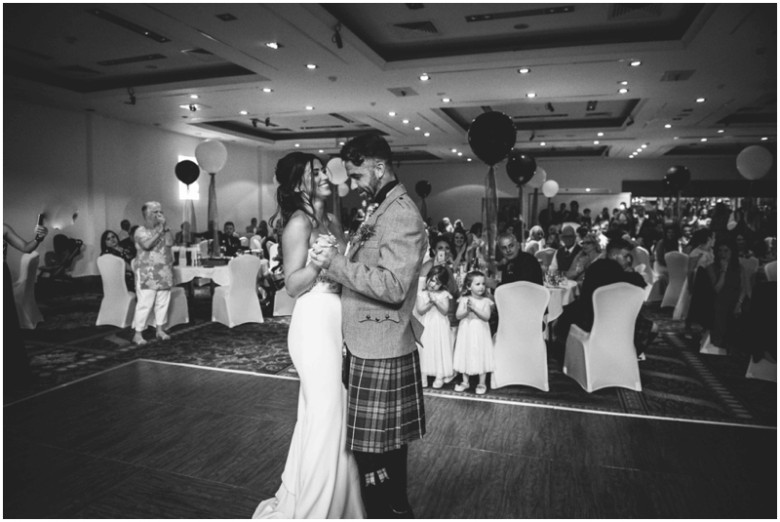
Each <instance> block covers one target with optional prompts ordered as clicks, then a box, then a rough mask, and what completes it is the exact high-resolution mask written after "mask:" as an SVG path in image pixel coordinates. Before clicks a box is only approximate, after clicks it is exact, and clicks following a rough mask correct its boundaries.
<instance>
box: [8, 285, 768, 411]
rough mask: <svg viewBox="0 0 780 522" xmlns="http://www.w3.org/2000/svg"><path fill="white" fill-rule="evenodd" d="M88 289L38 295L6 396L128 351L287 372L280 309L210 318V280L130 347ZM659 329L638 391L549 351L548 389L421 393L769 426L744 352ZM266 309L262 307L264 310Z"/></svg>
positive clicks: (99, 367) (660, 319)
mask: <svg viewBox="0 0 780 522" xmlns="http://www.w3.org/2000/svg"><path fill="white" fill-rule="evenodd" d="M94 290H95V289H94V287H92V288H87V289H86V291H78V290H76V291H73V292H70V293H68V295H61V296H59V297H50V298H42V299H41V300H40V301H39V307H40V308H41V311H42V312H43V314H44V317H45V320H44V322H43V323H41V324H39V325H38V327H37V328H36V329H35V330H30V331H25V343H26V347H27V350H28V353H29V355H30V357H31V364H32V367H33V372H34V374H35V383H34V385H33V387H32V388H31V389H30V390H27V391H25V392H20V393H17V394H13V395H9V396H6V397H5V398H4V402H6V403H9V402H13V401H14V400H18V399H20V398H22V397H24V396H26V395H30V394H34V393H38V392H41V391H43V390H46V389H50V388H53V387H55V386H59V385H62V384H66V383H68V382H72V381H75V380H77V379H81V378H84V377H87V376H89V375H92V374H95V373H97V372H101V371H104V370H108V369H110V368H113V367H116V366H118V365H120V364H124V363H126V362H129V361H132V360H135V359H150V360H156V361H165V362H176V363H185V364H192V365H197V366H206V367H211V368H224V369H231V370H242V371H248V372H254V373H265V374H277V375H287V376H292V377H295V376H296V373H295V368H294V366H293V365H292V361H291V360H290V357H289V354H288V352H287V346H286V337H287V328H288V325H289V318H288V317H268V316H267V317H266V321H265V323H263V324H245V325H241V326H237V327H235V328H232V329H230V328H227V327H226V326H223V325H221V324H218V323H212V322H210V306H211V296H210V293H209V289H208V287H203V288H199V289H196V291H195V293H194V295H193V296H192V297H191V298H190V299H189V307H190V319H191V322H190V323H189V324H187V325H180V326H177V327H174V328H172V329H171V332H170V333H171V336H172V338H171V340H170V341H165V342H160V341H156V340H151V339H152V338H153V330H152V329H149V330H148V331H147V332H146V338H147V339H148V340H149V342H148V343H147V344H146V345H144V346H136V345H134V344H133V343H132V342H131V338H132V332H131V331H130V329H119V328H116V327H111V326H101V327H97V326H94V324H95V320H96V318H97V311H98V308H99V306H100V299H101V295H100V293H99V290H98V291H94ZM650 314H651V316H652V318H653V320H655V321H656V323H657V324H658V325H659V328H660V335H659V337H658V339H656V340H655V341H654V342H653V344H652V345H651V346H650V347H649V348H648V350H647V352H646V355H647V360H645V361H642V362H640V363H639V367H640V374H641V379H642V387H643V390H642V392H634V391H631V390H625V389H621V388H609V389H603V390H599V391H596V392H594V393H591V394H588V393H586V392H585V391H584V390H582V388H580V386H579V385H578V384H577V383H576V382H575V381H574V380H572V379H571V378H569V377H567V376H566V375H564V374H563V373H562V371H561V368H560V363H558V362H557V361H554V360H553V359H550V361H549V363H548V366H549V380H550V391H549V392H542V391H539V390H536V389H535V388H531V387H526V386H508V387H505V388H501V389H498V390H490V391H488V393H487V394H486V395H483V396H476V395H475V394H474V391H473V390H474V386H473V385H475V384H476V382H473V383H472V384H473V385H472V388H471V389H470V390H467V391H466V392H463V393H459V392H455V391H454V389H453V387H454V385H455V383H456V382H457V380H456V381H453V382H451V383H449V384H445V386H444V387H443V388H441V389H439V390H434V389H431V388H427V389H426V392H425V393H426V394H430V395H445V396H460V397H466V398H471V399H480V400H482V399H488V400H503V401H515V402H521V403H531V404H539V405H548V406H549V405H552V406H555V407H562V408H572V409H582V410H591V411H603V412H614V413H628V414H634V415H640V416H656V417H665V418H675V419H689V420H701V421H712V422H723V423H735V424H748V425H763V426H776V425H777V387H776V384H775V383H771V382H766V381H760V380H754V379H746V378H745V369H746V368H747V364H748V357H747V355H739V354H733V355H729V356H713V355H702V354H699V353H698V343H699V340H700V332H698V331H689V332H686V331H685V330H684V328H683V325H682V324H681V323H680V322H679V321H674V320H672V319H671V310H669V309H664V310H658V309H657V308H651V309H650ZM268 315H270V314H268Z"/></svg>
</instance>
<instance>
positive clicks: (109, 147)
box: [3, 101, 276, 276]
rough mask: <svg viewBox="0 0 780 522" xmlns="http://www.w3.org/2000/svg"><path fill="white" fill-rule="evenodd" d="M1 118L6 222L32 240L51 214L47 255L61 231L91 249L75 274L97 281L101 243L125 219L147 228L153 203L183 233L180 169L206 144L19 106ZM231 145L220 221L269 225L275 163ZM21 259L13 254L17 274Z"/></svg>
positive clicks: (198, 210) (200, 210)
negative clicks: (39, 219)
mask: <svg viewBox="0 0 780 522" xmlns="http://www.w3.org/2000/svg"><path fill="white" fill-rule="evenodd" d="M3 115H4V136H3V221H4V222H5V223H8V224H9V225H11V226H12V227H13V228H14V229H15V230H16V231H17V233H19V234H20V235H21V236H22V237H23V238H25V239H30V238H31V236H32V228H33V226H34V225H35V218H36V216H37V214H38V213H39V212H43V211H46V212H47V214H48V215H49V218H50V219H49V222H48V223H47V226H48V227H49V230H50V233H49V236H48V237H47V238H46V240H45V241H44V242H43V244H42V245H41V246H40V247H38V251H39V252H40V253H41V255H43V254H44V253H45V252H47V251H50V250H52V238H53V237H54V235H55V234H57V233H63V234H66V235H68V236H70V237H75V238H78V239H81V240H83V241H84V243H85V245H86V250H85V254H84V256H82V258H80V259H79V260H78V262H77V263H76V265H75V266H74V271H73V275H74V276H81V275H94V274H97V267H96V265H95V262H94V260H95V259H96V257H97V254H99V246H100V245H99V243H100V235H101V234H102V233H103V231H104V230H106V229H109V228H110V229H112V230H114V231H117V230H119V222H120V221H121V220H122V219H124V218H127V219H129V220H130V222H131V223H133V224H140V223H141V222H142V219H143V218H142V216H141V206H142V205H143V203H144V202H145V201H148V200H152V199H154V200H158V201H160V202H161V203H162V205H163V208H164V210H165V212H166V215H167V216H168V221H169V223H170V225H171V228H172V229H174V230H178V228H179V226H180V224H181V221H182V202H181V201H180V200H179V199H178V180H177V179H176V176H175V173H174V172H175V171H174V169H175V166H176V163H177V162H178V156H179V155H185V156H194V154H195V148H196V147H197V145H198V144H199V143H200V140H198V139H196V138H191V137H187V136H183V135H180V134H174V133H170V132H166V131H162V130H160V129H157V128H154V127H145V126H140V125H135V124H131V123H126V122H121V121H118V120H113V119H108V118H103V117H101V116H97V115H94V114H90V113H78V112H69V111H61V110H56V109H52V108H49V107H42V106H37V105H32V104H27V103H22V102H16V101H6V103H5V104H4V107H3ZM225 145H226V147H227V149H228V159H227V163H226V164H225V167H224V169H223V170H222V171H221V172H219V173H217V175H216V186H217V202H218V203H217V206H218V209H219V223H220V226H221V225H222V224H223V223H224V222H225V221H227V220H231V221H234V222H235V223H236V227H237V228H238V229H239V230H243V227H245V226H246V225H247V224H249V220H250V219H251V218H253V217H257V218H259V219H264V218H267V217H269V216H270V215H271V213H272V212H273V211H274V208H275V206H276V205H275V203H274V200H273V191H274V190H275V188H274V184H273V179H272V176H273V165H275V163H276V158H275V156H274V157H269V155H268V154H267V153H266V152H264V151H262V150H260V149H259V148H255V147H247V146H242V145H237V144H233V143H225ZM198 181H199V183H200V185H201V199H200V200H199V201H197V202H195V214H196V218H197V224H198V228H199V230H204V229H205V228H206V226H207V220H206V217H207V205H208V184H209V176H208V175H207V174H205V173H201V176H200V178H199V179H198ZM74 211H78V217H77V219H76V220H75V221H74V220H73V218H72V216H73V213H74ZM19 256H20V255H19V253H18V252H16V251H14V250H13V249H9V253H8V262H9V266H10V267H11V271H12V274H13V275H14V276H16V270H17V269H18V265H19Z"/></svg>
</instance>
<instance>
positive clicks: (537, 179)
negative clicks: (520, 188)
mask: <svg viewBox="0 0 780 522" xmlns="http://www.w3.org/2000/svg"><path fill="white" fill-rule="evenodd" d="M545 181H547V172H546V171H545V170H544V169H543V168H542V167H540V166H539V165H537V166H536V171H535V172H534V177H532V178H531V179H530V180H528V183H526V184H525V186H526V187H530V188H534V189H540V188H542V185H544V182H545Z"/></svg>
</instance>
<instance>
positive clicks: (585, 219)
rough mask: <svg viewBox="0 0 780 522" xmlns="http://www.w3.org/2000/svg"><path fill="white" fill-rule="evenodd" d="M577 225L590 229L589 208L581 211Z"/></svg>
mask: <svg viewBox="0 0 780 522" xmlns="http://www.w3.org/2000/svg"><path fill="white" fill-rule="evenodd" d="M579 223H580V224H581V225H583V226H586V227H588V228H590V227H591V225H593V218H592V217H591V215H590V209H589V208H586V209H585V210H583V211H582V217H581V218H580V221H579Z"/></svg>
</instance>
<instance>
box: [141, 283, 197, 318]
mask: <svg viewBox="0 0 780 522" xmlns="http://www.w3.org/2000/svg"><path fill="white" fill-rule="evenodd" d="M189 322H190V307H189V305H188V304H187V291H186V290H185V289H184V288H182V287H180V286H174V287H173V288H171V300H170V302H169V303H168V316H167V318H166V321H165V326H166V327H168V328H170V327H171V326H176V325H177V324H187V323H189ZM148 324H149V325H154V324H155V320H154V314H153V313H151V314H149V322H148Z"/></svg>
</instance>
